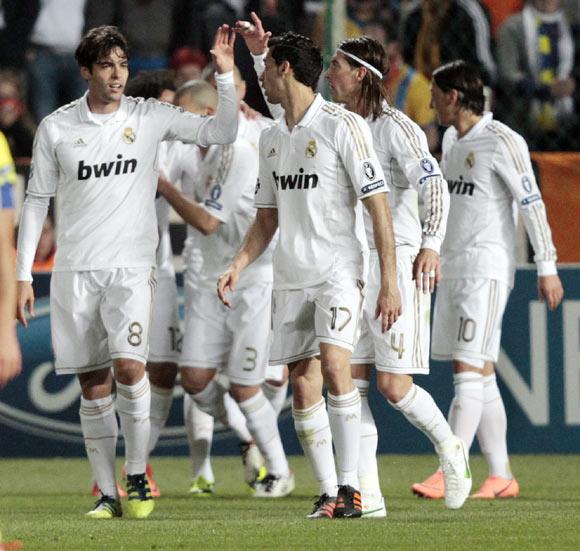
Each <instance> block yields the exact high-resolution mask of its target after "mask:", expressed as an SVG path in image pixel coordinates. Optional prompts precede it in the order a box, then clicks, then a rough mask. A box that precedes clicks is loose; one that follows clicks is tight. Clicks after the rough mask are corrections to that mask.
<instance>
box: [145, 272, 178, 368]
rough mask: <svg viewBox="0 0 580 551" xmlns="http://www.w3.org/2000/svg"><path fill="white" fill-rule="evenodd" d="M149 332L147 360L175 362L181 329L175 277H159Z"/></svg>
mask: <svg viewBox="0 0 580 551" xmlns="http://www.w3.org/2000/svg"><path fill="white" fill-rule="evenodd" d="M149 333H150V338H149V361H150V362H171V363H177V360H178V359H179V352H180V350H181V330H180V328H179V311H178V304H177V284H176V282H175V277H159V281H158V282H157V289H156V290H155V298H154V299H153V311H152V318H151V329H150V332H149Z"/></svg>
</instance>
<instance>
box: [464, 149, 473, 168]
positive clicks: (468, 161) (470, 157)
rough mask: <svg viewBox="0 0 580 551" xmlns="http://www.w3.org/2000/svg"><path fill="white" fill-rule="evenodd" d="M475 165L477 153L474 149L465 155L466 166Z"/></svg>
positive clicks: (471, 166)
mask: <svg viewBox="0 0 580 551" xmlns="http://www.w3.org/2000/svg"><path fill="white" fill-rule="evenodd" d="M474 165H475V153H474V152H473V151H470V152H469V155H467V157H465V166H466V167H467V168H473V167H474Z"/></svg>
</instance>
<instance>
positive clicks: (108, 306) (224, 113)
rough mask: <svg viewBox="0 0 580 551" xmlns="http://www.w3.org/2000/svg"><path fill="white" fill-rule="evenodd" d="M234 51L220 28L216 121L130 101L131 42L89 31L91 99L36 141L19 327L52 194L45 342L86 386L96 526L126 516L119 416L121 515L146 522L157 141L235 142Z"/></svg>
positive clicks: (30, 299) (21, 260)
mask: <svg viewBox="0 0 580 551" xmlns="http://www.w3.org/2000/svg"><path fill="white" fill-rule="evenodd" d="M233 43H234V36H233V34H231V33H230V31H229V28H228V27H227V26H225V25H224V26H222V27H221V28H220V29H218V31H217V33H216V37H215V41H214V46H213V50H212V52H213V56H214V60H215V63H216V68H217V72H218V73H220V75H218V77H216V78H217V79H218V82H219V87H220V108H219V109H218V111H217V112H216V116H215V117H208V118H200V117H197V116H195V115H192V114H191V113H184V112H183V111H180V110H179V109H177V108H175V107H173V106H170V105H168V104H165V103H160V102H158V101H157V100H153V99H150V100H147V101H145V100H140V99H133V98H127V97H125V96H124V95H123V91H124V88H125V84H126V82H127V77H128V58H127V50H128V47H127V42H126V40H125V38H124V37H123V35H122V34H121V33H120V32H119V30H118V29H117V28H116V27H111V26H102V27H97V28H94V29H92V30H90V31H89V32H88V33H87V34H86V35H85V36H84V37H83V39H82V40H81V43H80V44H79V46H78V48H77V50H76V59H77V61H78V64H79V66H80V72H81V75H82V76H83V78H84V79H85V80H86V81H87V84H88V91H87V93H86V94H85V95H84V96H83V97H81V98H80V99H78V100H76V101H74V102H72V103H70V104H68V105H66V106H64V107H62V108H61V109H58V110H57V111H55V112H54V113H53V114H51V115H49V116H48V117H46V118H45V119H44V120H43V121H42V122H41V124H40V126H39V128H38V131H37V134H36V138H35V146H34V152H33V163H32V167H31V176H30V180H29V182H28V190H27V197H26V201H25V204H24V208H23V212H22V219H21V224H20V233H19V237H18V256H17V279H18V318H19V320H20V321H21V322H22V323H23V324H25V325H26V317H25V309H26V308H28V310H29V311H31V310H32V306H33V303H34V292H33V288H32V284H31V281H32V275H31V272H30V267H31V266H32V259H33V257H34V251H35V249H36V244H37V242H38V237H39V235H40V231H41V228H42V222H43V220H44V218H45V216H46V211H47V207H48V201H49V198H50V197H51V196H54V195H57V196H58V199H59V207H60V208H59V219H58V224H57V228H58V237H57V253H56V259H55V266H54V272H53V275H52V280H51V328H52V342H53V348H54V353H55V363H56V371H57V373H59V374H60V373H75V374H77V375H78V378H79V382H80V385H81V390H82V396H81V407H80V417H81V426H82V430H83V435H84V438H85V446H86V450H87V454H88V457H89V462H90V464H91V468H92V470H93V477H94V480H95V481H96V482H97V484H98V486H99V488H100V490H101V498H100V499H99V500H98V502H97V503H96V505H95V507H94V508H93V509H92V510H91V511H90V512H89V513H88V516H89V517H91V518H102V519H110V518H113V517H118V516H121V514H122V510H121V504H120V501H119V499H118V495H117V490H116V483H115V446H116V441H117V433H118V427H117V421H116V417H115V409H116V411H117V413H118V414H119V417H120V420H121V426H122V431H123V435H124V437H125V443H126V445H125V448H126V469H127V492H128V497H129V500H128V503H127V505H126V513H127V515H128V516H129V517H134V518H145V517H147V516H149V514H150V513H151V512H152V510H153V507H154V505H153V500H152V498H151V493H150V489H149V485H148V483H147V479H146V476H145V464H146V461H147V451H148V442H149V435H150V422H149V407H150V401H151V394H150V386H149V380H148V378H147V377H146V376H145V362H146V359H147V354H148V341H149V323H150V313H151V302H152V298H153V293H154V290H155V285H156V277H155V250H156V246H157V242H158V236H157V223H156V216H155V204H154V198H155V192H156V188H157V175H158V164H157V151H158V146H159V143H160V142H161V141H163V140H175V139H179V140H182V141H185V142H192V143H197V144H200V145H209V144H211V143H228V142H231V141H233V140H234V139H235V135H236V131H237V111H238V104H237V98H236V96H235V89H234V84H233V78H232V73H231V71H232V68H233V64H234V61H233ZM111 365H112V367H113V370H111V369H110V368H111ZM115 389H116V398H115V396H114V394H113V392H114V390H115Z"/></svg>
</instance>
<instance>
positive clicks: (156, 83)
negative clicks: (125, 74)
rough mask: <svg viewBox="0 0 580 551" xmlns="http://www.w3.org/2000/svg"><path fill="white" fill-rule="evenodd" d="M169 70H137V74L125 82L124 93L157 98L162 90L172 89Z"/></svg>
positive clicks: (173, 86) (172, 83) (172, 84)
mask: <svg viewBox="0 0 580 551" xmlns="http://www.w3.org/2000/svg"><path fill="white" fill-rule="evenodd" d="M172 77H173V75H172V73H171V71H167V70H164V69H161V70H159V71H139V72H138V73H137V75H136V76H135V77H134V78H132V79H131V80H129V82H127V86H126V87H125V94H126V95H127V96H133V97H136V98H137V97H138V98H145V99H149V98H155V99H157V98H159V96H161V93H162V92H163V90H173V91H174V92H175V83H174V82H173V78H172Z"/></svg>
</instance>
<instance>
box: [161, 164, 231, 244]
mask: <svg viewBox="0 0 580 551" xmlns="http://www.w3.org/2000/svg"><path fill="white" fill-rule="evenodd" d="M157 191H158V192H159V193H161V195H163V197H165V199H167V202H168V203H169V204H170V205H171V206H172V207H173V208H174V209H175V211H176V212H177V214H179V216H181V218H183V220H184V221H185V222H187V223H188V224H190V225H191V226H193V227H194V228H195V229H196V230H199V231H200V232H201V233H203V234H204V235H211V234H212V233H214V232H216V231H217V229H218V228H219V227H220V224H221V222H220V221H219V220H218V219H217V218H215V217H214V216H212V215H211V214H209V213H208V212H207V211H206V210H204V208H203V207H202V206H201V205H200V204H199V203H197V202H196V201H194V200H192V199H190V198H189V197H187V196H186V195H184V194H183V193H182V192H181V191H179V190H178V189H177V188H176V187H175V186H174V185H173V184H172V183H171V182H170V181H169V180H168V179H167V178H166V177H165V176H164V175H163V174H160V175H159V178H158V181H157Z"/></svg>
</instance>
